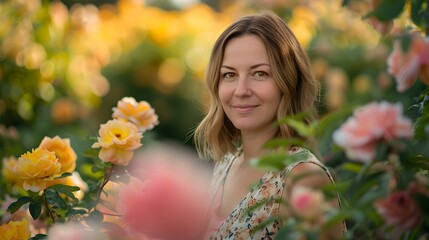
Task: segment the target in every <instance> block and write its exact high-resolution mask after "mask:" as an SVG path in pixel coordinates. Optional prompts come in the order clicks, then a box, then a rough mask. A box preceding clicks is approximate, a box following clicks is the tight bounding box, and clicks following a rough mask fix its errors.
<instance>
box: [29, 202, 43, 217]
mask: <svg viewBox="0 0 429 240" xmlns="http://www.w3.org/2000/svg"><path fill="white" fill-rule="evenodd" d="M29 210H30V214H31V217H33V219H34V220H36V219H37V218H39V216H40V213H41V212H42V204H41V203H40V202H35V201H32V202H30V206H29Z"/></svg>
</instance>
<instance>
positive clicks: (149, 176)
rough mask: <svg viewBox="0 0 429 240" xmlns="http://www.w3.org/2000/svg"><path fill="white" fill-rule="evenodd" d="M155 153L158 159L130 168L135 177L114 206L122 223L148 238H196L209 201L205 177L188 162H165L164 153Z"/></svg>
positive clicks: (202, 229) (204, 221) (199, 232)
mask: <svg viewBox="0 0 429 240" xmlns="http://www.w3.org/2000/svg"><path fill="white" fill-rule="evenodd" d="M164 151H165V150H164ZM155 155H156V156H158V157H159V159H157V160H158V161H149V162H147V161H145V163H144V164H141V165H137V166H136V165H135V166H134V167H133V168H134V169H133V170H134V171H133V173H134V174H136V177H132V180H131V181H130V183H129V184H128V185H127V186H126V187H124V188H123V189H121V191H120V192H119V198H118V204H117V209H118V212H119V214H121V215H122V219H123V223H124V224H125V226H126V227H129V228H130V229H131V231H134V232H137V233H140V234H143V235H144V236H147V237H149V238H159V239H163V240H166V239H178V240H180V239H196V238H198V236H200V234H202V232H203V231H204V227H205V223H206V214H205V213H206V207H207V204H208V194H207V192H206V191H207V186H206V184H205V181H204V179H202V178H201V177H200V176H199V175H201V174H200V173H198V172H196V170H195V168H194V169H192V167H191V165H190V164H177V163H172V162H171V161H164V160H163V159H162V158H165V157H166V153H165V152H160V151H158V152H156V153H155V154H154V155H153V156H155ZM153 156H151V157H153ZM145 157H148V155H146V156H145ZM167 157H171V156H167ZM136 162H138V161H136ZM136 168H137V169H136Z"/></svg>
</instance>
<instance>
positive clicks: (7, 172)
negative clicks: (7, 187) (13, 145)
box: [1, 156, 20, 185]
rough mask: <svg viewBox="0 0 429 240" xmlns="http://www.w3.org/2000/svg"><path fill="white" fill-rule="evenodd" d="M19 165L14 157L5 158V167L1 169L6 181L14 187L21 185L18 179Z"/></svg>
mask: <svg viewBox="0 0 429 240" xmlns="http://www.w3.org/2000/svg"><path fill="white" fill-rule="evenodd" d="M17 165H18V160H17V159H16V157H14V156H10V157H8V158H6V157H5V158H3V167H2V169H1V174H2V175H3V177H4V179H5V180H6V181H7V182H9V183H11V184H12V185H14V184H16V183H19V182H20V178H19V177H18V173H17V169H16V166H17Z"/></svg>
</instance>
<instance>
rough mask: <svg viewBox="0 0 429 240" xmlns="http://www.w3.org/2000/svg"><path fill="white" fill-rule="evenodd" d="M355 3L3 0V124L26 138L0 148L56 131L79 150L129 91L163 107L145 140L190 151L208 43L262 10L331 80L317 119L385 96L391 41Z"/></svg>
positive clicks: (201, 104) (12, 148)
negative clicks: (293, 36)
mask: <svg viewBox="0 0 429 240" xmlns="http://www.w3.org/2000/svg"><path fill="white" fill-rule="evenodd" d="M356 2H357V3H354V4H353V5H352V6H349V8H348V9H345V8H343V7H342V5H341V4H342V2H341V1H339V0H318V1H310V0H252V1H250V0H249V1H214V0H204V1H198V0H146V1H143V0H119V1H113V0H109V1H101V0H93V1H88V0H85V1H74V0H64V1H42V0H32V1H27V0H15V1H2V3H0V13H1V14H0V18H1V19H0V21H1V22H2V24H1V25H0V128H1V134H2V136H3V137H6V138H9V140H10V139H11V141H14V139H15V140H16V141H18V142H19V143H20V144H10V145H8V141H4V146H6V147H5V148H4V149H3V150H4V152H5V153H2V154H1V155H2V156H6V155H19V154H21V153H22V152H23V151H26V150H28V149H30V148H32V147H34V146H35V145H36V144H37V143H38V142H40V140H41V139H42V138H43V137H44V136H55V135H61V136H62V137H68V138H71V139H72V146H73V147H74V148H76V149H77V150H76V152H80V151H79V149H84V148H86V147H88V145H85V144H86V142H85V141H82V139H86V138H87V137H89V136H96V134H97V130H98V128H99V124H101V123H104V122H106V121H107V120H108V119H109V118H111V114H112V110H111V109H112V107H114V105H115V104H116V102H117V101H118V100H120V99H121V98H122V97H124V96H131V97H134V98H135V99H137V101H140V100H145V101H148V102H149V103H150V104H151V105H152V106H153V107H154V108H155V110H156V112H157V114H158V115H159V121H160V124H159V126H157V127H156V128H155V129H154V130H153V131H151V132H150V133H148V135H147V136H145V138H146V139H148V140H149V139H152V140H169V141H170V140H171V141H176V142H179V143H183V144H186V145H189V146H191V147H192V138H190V136H191V132H192V129H193V128H194V127H195V126H196V124H197V123H198V122H199V121H200V120H201V118H202V116H203V112H204V109H205V103H206V92H205V89H204V73H205V69H206V66H207V62H208V57H209V54H210V49H211V46H212V44H213V43H214V41H215V40H216V38H217V36H218V35H219V33H220V32H221V31H222V30H223V29H224V28H225V27H226V26H227V25H229V24H230V23H231V22H232V21H234V20H235V19H236V18H238V17H240V16H242V15H245V14H247V13H251V12H255V11H259V10H262V9H270V10H272V11H275V12H276V13H277V14H279V15H280V16H281V17H282V18H284V19H285V21H286V22H287V23H288V24H289V26H290V27H291V28H292V29H293V31H294V32H295V34H296V35H297V37H298V39H299V41H300V42H301V44H302V45H303V46H304V47H305V48H306V49H307V51H308V54H309V55H310V57H311V61H312V64H313V68H314V72H315V74H316V76H317V79H319V80H320V81H321V82H322V86H323V91H322V96H321V99H320V104H319V109H320V113H321V115H323V114H325V113H327V112H330V111H334V110H337V109H340V108H341V107H343V106H344V104H345V103H347V104H354V103H355V104H362V103H365V102H367V101H369V100H371V99H381V98H384V99H389V96H390V95H391V93H393V91H392V89H393V88H394V86H393V82H392V77H391V76H389V75H388V74H387V73H386V58H387V56H388V54H389V51H390V50H389V47H388V46H390V45H391V43H390V42H389V41H390V40H385V39H383V37H382V36H381V35H380V34H379V33H378V32H376V31H375V30H374V28H373V27H372V26H370V25H369V24H368V23H367V22H366V21H363V20H362V18H361V14H362V13H364V12H365V11H366V10H367V8H368V6H367V4H366V3H365V1H356ZM400 21H401V20H400ZM375 86H378V87H375ZM416 88H418V86H417V87H416ZM407 94H410V95H412V94H413V91H412V90H411V91H409V92H408V93H407ZM395 97H398V96H395ZM407 99H411V98H409V97H407V96H404V99H403V100H404V101H405V102H406V101H409V100H407ZM17 135H19V138H18V137H17ZM74 139H77V141H74ZM148 140H147V141H148ZM2 141H3V140H2ZM144 142H145V140H143V143H144ZM88 144H90V141H88ZM7 146H9V148H8V147H7ZM17 146H18V147H17ZM18 148H19V149H18Z"/></svg>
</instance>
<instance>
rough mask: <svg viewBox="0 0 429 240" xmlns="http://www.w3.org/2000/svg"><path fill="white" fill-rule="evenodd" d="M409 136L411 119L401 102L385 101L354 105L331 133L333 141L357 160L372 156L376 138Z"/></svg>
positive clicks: (373, 155)
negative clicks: (348, 115) (352, 109)
mask: <svg viewBox="0 0 429 240" xmlns="http://www.w3.org/2000/svg"><path fill="white" fill-rule="evenodd" d="M410 137H412V123H411V120H410V119H408V118H405V117H404V116H403V115H402V105H401V104H400V103H397V104H391V103H388V102H386V101H382V102H380V103H376V102H372V103H370V104H368V105H366V106H364V107H361V108H358V109H357V110H355V112H354V114H353V116H352V117H350V118H349V119H347V121H346V122H345V123H343V125H341V127H340V128H339V129H337V130H336V131H335V132H334V134H333V139H334V142H335V143H336V144H337V145H339V146H341V147H344V148H345V151H346V154H347V156H348V157H349V158H350V159H352V160H357V161H361V162H367V161H370V160H372V159H374V157H375V147H376V144H377V143H378V142H379V141H391V140H393V139H395V138H410Z"/></svg>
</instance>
